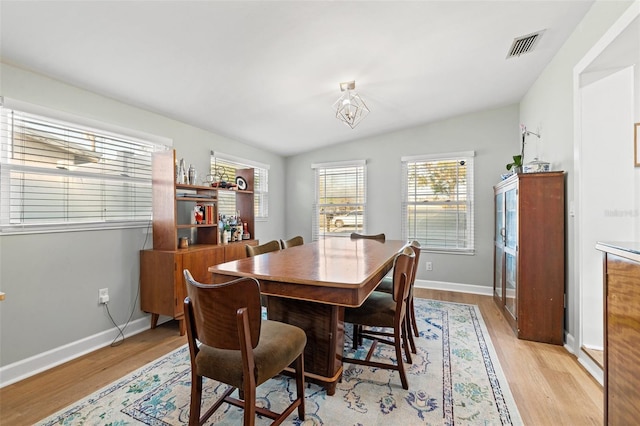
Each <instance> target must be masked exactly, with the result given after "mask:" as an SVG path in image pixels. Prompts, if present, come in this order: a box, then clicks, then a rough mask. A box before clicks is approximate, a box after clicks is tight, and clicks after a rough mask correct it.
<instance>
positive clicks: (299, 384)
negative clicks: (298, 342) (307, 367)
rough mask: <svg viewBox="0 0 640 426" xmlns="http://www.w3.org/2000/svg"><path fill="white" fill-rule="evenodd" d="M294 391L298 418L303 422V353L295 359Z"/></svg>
mask: <svg viewBox="0 0 640 426" xmlns="http://www.w3.org/2000/svg"><path fill="white" fill-rule="evenodd" d="M296 391H297V395H298V399H300V405H298V418H299V419H300V421H301V422H304V415H305V413H304V353H301V354H300V356H299V357H298V359H296Z"/></svg>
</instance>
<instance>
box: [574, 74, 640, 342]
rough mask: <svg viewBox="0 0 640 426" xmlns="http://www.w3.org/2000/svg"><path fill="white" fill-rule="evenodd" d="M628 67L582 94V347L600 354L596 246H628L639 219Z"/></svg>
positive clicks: (600, 305) (600, 299)
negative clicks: (608, 243) (619, 243)
mask: <svg viewBox="0 0 640 426" xmlns="http://www.w3.org/2000/svg"><path fill="white" fill-rule="evenodd" d="M633 80H634V73H633V68H626V69H624V70H622V71H619V72H617V73H615V74H612V75H609V76H608V77H605V78H603V79H601V80H598V81H597V82H594V83H592V84H590V85H588V86H586V87H584V88H582V91H581V98H582V108H581V111H580V114H581V116H582V120H581V121H582V131H581V137H582V144H581V146H582V149H581V152H580V159H581V162H580V169H581V171H582V172H581V180H580V185H581V186H582V187H584V188H585V189H587V188H588V191H586V190H585V191H584V192H583V193H582V194H581V196H580V209H579V213H580V216H581V217H580V218H579V229H580V241H581V242H580V249H581V250H582V256H581V260H580V276H581V279H580V286H581V289H580V292H581V310H582V312H581V318H582V320H581V322H582V324H581V325H582V338H581V345H583V346H586V347H588V348H592V349H600V350H602V349H603V287H602V284H603V283H602V276H603V275H602V274H603V271H602V253H601V252H599V251H597V250H595V245H596V242H598V241H627V240H628V239H629V238H630V235H632V234H633V231H634V228H635V226H634V225H635V222H636V221H637V220H638V214H637V211H635V209H634V204H635V202H636V201H637V197H636V196H635V195H636V193H635V191H634V175H635V170H634V167H633V163H632V159H633V144H632V143H631V141H632V138H633V133H632V132H633V129H632V126H631V125H630V123H632V122H633V103H634V102H633V87H634V81H633Z"/></svg>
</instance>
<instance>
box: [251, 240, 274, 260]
mask: <svg viewBox="0 0 640 426" xmlns="http://www.w3.org/2000/svg"><path fill="white" fill-rule="evenodd" d="M245 249H246V252H247V257H253V256H257V255H259V254H263V253H269V252H272V251H278V250H280V243H279V242H278V241H277V240H273V241H269V242H268V243H264V244H260V245H258V246H250V245H249V244H247V245H246V246H245Z"/></svg>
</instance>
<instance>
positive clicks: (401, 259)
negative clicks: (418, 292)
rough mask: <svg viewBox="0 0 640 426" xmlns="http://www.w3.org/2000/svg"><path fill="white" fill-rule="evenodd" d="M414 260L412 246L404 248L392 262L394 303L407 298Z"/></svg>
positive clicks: (414, 255)
mask: <svg viewBox="0 0 640 426" xmlns="http://www.w3.org/2000/svg"><path fill="white" fill-rule="evenodd" d="M415 260H416V254H415V251H414V248H413V247H412V246H406V247H404V248H403V249H402V250H401V251H400V252H398V254H396V257H395V259H394V260H393V300H395V301H396V302H397V301H398V300H403V301H404V300H407V298H408V297H409V292H410V289H411V279H412V276H413V269H414V264H415ZM401 283H402V284H403V285H400V284H401ZM400 292H402V294H400Z"/></svg>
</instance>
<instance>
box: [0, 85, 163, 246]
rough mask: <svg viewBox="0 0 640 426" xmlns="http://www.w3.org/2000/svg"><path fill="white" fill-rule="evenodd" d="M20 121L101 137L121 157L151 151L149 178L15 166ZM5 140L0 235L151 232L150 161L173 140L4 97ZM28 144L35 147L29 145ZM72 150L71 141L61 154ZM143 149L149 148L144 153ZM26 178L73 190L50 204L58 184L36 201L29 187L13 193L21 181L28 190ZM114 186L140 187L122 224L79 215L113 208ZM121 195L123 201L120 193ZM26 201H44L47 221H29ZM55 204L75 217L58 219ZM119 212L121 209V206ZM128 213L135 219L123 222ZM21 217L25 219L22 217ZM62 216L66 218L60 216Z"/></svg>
mask: <svg viewBox="0 0 640 426" xmlns="http://www.w3.org/2000/svg"><path fill="white" fill-rule="evenodd" d="M16 116H19V117H22V118H21V119H27V120H33V121H34V122H41V123H43V126H46V127H41V128H42V129H43V131H44V130H51V129H54V128H56V127H57V128H60V129H64V130H65V131H68V132H70V134H74V133H75V134H77V133H78V132H82V133H85V134H90V135H92V136H93V137H95V138H96V140H97V138H102V139H104V141H105V142H104V143H105V145H104V148H105V149H107V148H109V149H110V148H114V147H116V146H117V147H119V148H122V149H119V150H117V151H116V152H117V153H125V152H132V151H135V152H139V153H140V152H142V153H147V152H148V168H145V169H144V170H145V173H143V174H142V176H134V175H136V173H131V174H122V173H121V174H120V175H119V176H118V175H115V174H113V173H105V171H104V170H100V169H99V168H97V167H96V168H84V170H83V168H82V167H78V169H77V170H74V168H73V167H71V166H68V167H67V166H65V165H64V164H63V165H61V166H56V167H55V168H52V167H51V165H46V164H47V163H43V165H37V164H28V162H29V160H28V159H27V157H24V158H22V159H21V160H18V161H13V160H14V158H15V157H13V154H12V153H13V151H14V149H15V147H14V144H15V143H17V142H16V141H15V140H14V138H15V137H16V136H15V134H14V133H13V131H14V129H15V128H14V125H17V124H15V123H13V119H14V118H15V117H16ZM28 129H31V131H35V129H36V127H28ZM36 133H37V131H36ZM34 134H35V133H34ZM42 135H43V136H44V137H48V135H47V134H46V133H43V134H42ZM0 138H1V140H0V184H1V187H0V235H15V234H34V233H56V232H70V231H84V230H103V229H124V228H141V227H145V228H146V227H148V226H149V223H150V220H151V211H152V204H151V203H152V202H151V193H152V177H151V157H152V154H153V152H155V151H159V150H166V149H169V147H171V145H172V144H173V141H172V140H171V139H169V138H164V137H160V136H156V135H150V134H147V133H144V132H139V131H136V130H132V129H126V128H123V127H120V126H116V125H113V124H108V123H104V122H100V121H98V120H94V119H89V118H86V117H82V116H78V115H74V114H71V113H67V112H62V111H58V110H54V109H52V108H48V107H43V106H39V105H34V104H30V103H27V102H23V101H19V100H15V99H10V98H6V97H0ZM56 140H57V139H55V138H52V139H50V140H46V139H43V141H42V142H41V143H40V144H51V143H54V142H56ZM61 140H62V139H61ZM126 144H130V145H132V146H133V148H132V149H131V150H127V145H126ZM29 145H34V144H33V143H32V142H29ZM35 145H37V143H36V144H35ZM72 145H73V143H72V142H68V146H65V147H64V148H60V150H61V152H63V151H64V150H69V149H71V148H69V147H70V146H72ZM27 146H28V145H27V144H26V142H24V146H23V147H22V149H23V152H27V151H24V150H25V149H26V147H27ZM94 146H95V145H94ZM141 146H144V147H146V148H145V149H141V148H140V147H141ZM28 149H30V150H31V153H38V149H37V148H34V147H33V146H32V147H31V148H28ZM89 151H91V150H86V153H89ZM94 152H95V151H94ZM69 153H71V151H69ZM23 156H24V155H23ZM31 158H32V160H31V162H33V159H38V158H46V157H45V156H44V154H42V157H41V156H40V154H39V153H38V154H36V155H35V156H32V157H31ZM96 158H97V156H96ZM49 160H50V161H49V163H50V162H51V160H52V158H49ZM98 162H99V161H98ZM69 164H70V163H69ZM111 164H112V166H113V165H114V164H118V165H120V166H122V167H125V165H126V167H130V166H131V163H129V162H128V161H127V160H125V159H121V160H119V161H116V162H115V163H113V162H112V163H111ZM134 166H135V165H134ZM127 170H129V169H127ZM141 170H142V169H141ZM134 171H135V170H134ZM16 174H21V176H22V177H12V175H16ZM25 174H27V176H29V175H30V176H31V177H33V176H44V177H45V178H44V179H42V182H47V180H46V176H50V177H52V179H54V180H59V181H60V182H67V184H69V188H71V189H68V190H67V191H66V192H65V193H61V194H60V195H59V197H58V198H56V199H52V197H50V196H49V197H48V198H49V201H48V203H47V195H50V194H51V193H53V192H52V191H54V189H55V188H56V186H55V185H49V186H43V188H44V189H45V190H46V188H51V190H50V192H49V193H47V192H46V191H43V192H42V195H37V194H36V196H34V192H33V190H32V192H28V191H26V190H25V188H27V189H28V187H24V186H23V187H22V188H21V189H19V190H17V191H14V189H15V188H16V185H18V184H20V183H21V182H22V184H23V185H24V178H25ZM145 174H147V176H145ZM54 180H52V181H51V182H53V181H54ZM85 180H86V181H88V182H90V183H91V184H90V185H84V184H83V183H78V182H85ZM74 181H76V183H75V184H74V183H73V182H74ZM33 182H36V181H33ZM113 182H122V183H123V184H124V185H129V184H131V185H134V186H135V188H136V189H135V191H136V194H135V195H134V197H139V198H136V202H134V203H133V204H131V205H127V206H126V207H125V208H124V209H123V210H121V211H122V212H124V213H123V214H121V215H120V217H119V218H117V219H114V218H105V217H102V218H99V217H98V215H95V213H94V214H92V215H90V216H93V217H89V216H88V217H85V218H81V219H79V218H78V216H79V213H78V212H79V211H81V210H82V209H83V208H86V207H87V206H89V205H91V206H92V208H93V209H94V211H96V210H95V208H96V206H99V207H100V209H102V210H103V211H104V209H106V208H107V206H108V205H110V204H108V203H109V200H108V198H109V196H108V195H107V196H105V193H104V191H105V188H107V189H109V188H113V186H112V185H111V183H113ZM60 185H62V184H61V183H59V184H58V185H57V186H58V187H59V186H60ZM74 185H75V186H74ZM83 185H84V186H83ZM99 188H102V189H99ZM144 188H147V191H148V194H147V195H148V196H147V195H145V194H146V191H145V190H144ZM141 189H142V191H143V192H142V193H140V192H139V191H140V190H141ZM12 191H13V193H12ZM80 192H85V194H80ZM92 194H93V195H92ZM121 195H123V194H122V193H121V194H120V196H121ZM116 196H118V195H117V193H116ZM38 197H39V198H38ZM92 197H93V198H92ZM101 197H102V198H101ZM142 199H144V200H148V201H144V202H143V203H140V202H138V201H139V200H142ZM25 200H28V201H31V202H32V203H34V202H42V201H44V203H43V205H45V206H46V207H47V208H52V210H45V211H43V212H44V213H41V214H42V218H41V219H40V220H37V219H35V218H31V219H26V218H25V215H26V214H27V213H29V212H28V210H27V209H26V208H25V205H26V203H25ZM78 200H80V203H78ZM97 200H99V201H97ZM112 202H113V201H112ZM54 203H58V204H59V205H64V206H68V207H66V208H71V210H70V212H71V213H69V214H66V215H64V217H56V214H54V211H55V209H53V207H54V206H55V204H54ZM83 203H84V204H83ZM91 203H93V204H91ZM69 206H70V207H69ZM119 207H122V206H121V205H119ZM147 210H148V213H147ZM127 212H133V213H132V214H131V215H132V216H134V217H133V218H131V219H128V218H126V217H124V216H126V215H127ZM136 212H137V213H136ZM16 214H18V215H19V216H20V217H19V218H17V216H16ZM31 214H32V215H35V213H33V212H31ZM46 215H50V216H46ZM58 216H61V215H59V214H58ZM116 216H118V214H116ZM141 216H148V218H145V219H141V218H140V217H141Z"/></svg>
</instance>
